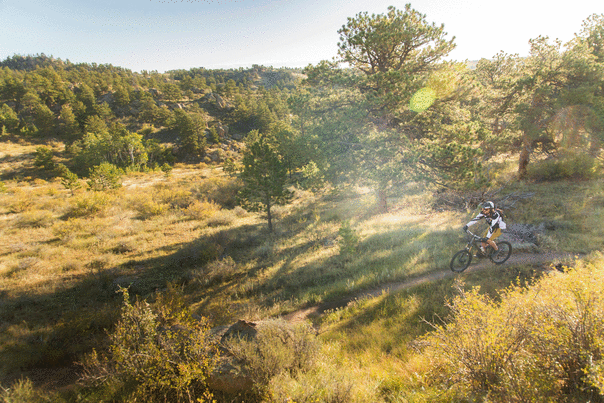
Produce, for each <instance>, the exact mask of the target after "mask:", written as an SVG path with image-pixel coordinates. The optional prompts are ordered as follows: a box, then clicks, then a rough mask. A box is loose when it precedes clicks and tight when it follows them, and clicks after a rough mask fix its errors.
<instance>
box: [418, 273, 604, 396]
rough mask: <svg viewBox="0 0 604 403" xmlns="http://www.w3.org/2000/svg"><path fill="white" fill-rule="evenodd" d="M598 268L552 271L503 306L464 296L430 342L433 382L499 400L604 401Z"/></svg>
mask: <svg viewBox="0 0 604 403" xmlns="http://www.w3.org/2000/svg"><path fill="white" fill-rule="evenodd" d="M601 264H602V262H599V265H598V266H596V265H592V264H589V265H582V266H579V267H578V268H576V269H572V270H570V269H569V270H567V272H566V273H559V272H553V273H552V274H549V275H547V276H546V277H544V278H543V279H542V280H540V281H538V282H537V283H535V284H534V285H533V286H530V287H528V288H522V287H520V286H512V287H510V288H509V289H507V290H505V291H504V292H502V294H501V301H500V302H496V301H494V300H492V299H489V298H488V297H487V296H485V295H482V294H480V293H479V292H478V289H473V290H471V291H461V292H460V295H459V296H458V297H456V298H455V299H454V300H453V302H452V303H451V304H450V308H451V311H452V318H451V321H450V322H449V323H445V324H440V325H435V329H434V331H433V332H432V333H430V334H429V335H427V336H426V337H425V339H424V341H425V342H426V343H427V345H428V346H429V347H430V348H429V349H428V354H432V355H433V359H432V362H433V365H434V367H433V371H432V373H431V375H429V377H428V378H430V379H433V380H439V381H440V382H442V384H443V388H446V389H448V388H449V387H450V386H451V385H452V384H453V385H456V388H453V389H452V390H453V391H454V392H453V393H458V394H460V395H464V396H475V397H476V400H481V399H482V398H486V397H487V396H488V397H490V398H492V399H494V400H495V401H563V400H564V399H571V400H573V401H587V400H590V399H591V401H596V400H594V399H596V396H598V397H597V401H602V400H603V398H604V390H603V389H602V384H603V383H602V379H604V366H603V364H604V282H603V281H602V280H603V277H604V275H603V274H604V273H603V271H602V269H601V268H600V267H601Z"/></svg>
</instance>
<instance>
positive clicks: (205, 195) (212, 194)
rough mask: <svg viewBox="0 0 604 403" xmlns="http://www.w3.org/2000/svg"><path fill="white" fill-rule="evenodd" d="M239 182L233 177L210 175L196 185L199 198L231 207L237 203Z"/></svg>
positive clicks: (224, 206)
mask: <svg viewBox="0 0 604 403" xmlns="http://www.w3.org/2000/svg"><path fill="white" fill-rule="evenodd" d="M239 187H240V184H239V183H238V182H237V180H235V179H233V178H224V177H212V178H208V179H206V180H204V181H203V182H201V184H200V185H199V186H198V187H197V193H198V195H199V198H201V199H207V200H209V201H213V202H215V203H218V204H220V205H221V206H222V207H223V208H233V207H235V205H236V204H237V192H238V191H239Z"/></svg>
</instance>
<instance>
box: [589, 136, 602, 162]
mask: <svg viewBox="0 0 604 403" xmlns="http://www.w3.org/2000/svg"><path fill="white" fill-rule="evenodd" d="M600 135H601V133H599V132H594V133H591V136H590V144H589V154H590V155H591V156H592V157H597V156H598V154H599V153H600V148H601V143H600Z"/></svg>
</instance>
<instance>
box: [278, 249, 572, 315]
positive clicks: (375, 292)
mask: <svg viewBox="0 0 604 403" xmlns="http://www.w3.org/2000/svg"><path fill="white" fill-rule="evenodd" d="M576 256H577V255H574V254H571V253H559V252H551V251H550V252H548V251H546V252H541V253H523V252H520V253H513V254H512V256H510V258H509V259H508V260H507V261H506V262H505V263H504V264H502V265H501V266H497V265H495V264H493V263H491V261H489V260H488V259H480V260H478V261H476V260H473V262H472V264H471V265H470V267H468V268H467V269H466V270H465V271H464V272H463V273H454V272H452V271H451V270H450V269H449V268H444V269H442V270H440V271H437V272H433V273H429V274H426V275H424V276H420V277H416V278H411V279H408V280H404V281H396V282H391V283H386V284H382V285H381V286H379V287H375V288H372V289H369V290H363V291H360V292H357V293H355V294H353V295H349V296H347V297H345V298H342V299H339V300H336V301H327V302H324V303H322V304H319V305H314V306H311V307H307V308H303V309H300V310H298V311H295V312H291V313H289V314H287V315H284V316H283V319H285V320H287V321H289V322H299V321H303V320H306V319H310V318H312V317H316V316H319V315H321V314H323V313H324V312H325V311H328V310H333V309H338V308H343V307H345V306H347V305H348V304H350V303H351V302H353V301H355V300H357V299H360V298H364V297H377V296H379V295H381V294H382V293H384V292H389V293H396V292H398V291H401V290H404V289H407V288H412V287H415V286H418V285H420V284H424V283H428V282H434V281H437V280H442V279H444V278H447V277H455V276H459V275H463V274H464V273H471V272H476V271H482V270H487V269H490V270H497V269H499V268H501V267H506V266H511V265H518V264H523V265H530V266H540V267H541V268H543V269H545V270H547V269H550V267H551V264H552V263H554V262H556V263H558V262H569V261H573V260H574V259H575V257H576Z"/></svg>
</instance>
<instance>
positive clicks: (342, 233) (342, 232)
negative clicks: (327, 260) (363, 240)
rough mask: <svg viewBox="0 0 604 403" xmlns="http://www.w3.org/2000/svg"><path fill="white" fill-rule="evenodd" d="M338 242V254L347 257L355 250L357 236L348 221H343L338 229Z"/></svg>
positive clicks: (357, 241)
mask: <svg viewBox="0 0 604 403" xmlns="http://www.w3.org/2000/svg"><path fill="white" fill-rule="evenodd" d="M338 235H339V238H338V244H339V246H340V256H342V257H345V258H349V257H351V256H352V255H353V254H354V253H355V252H356V250H357V246H358V244H359V236H358V235H357V234H356V232H355V231H354V230H353V229H352V227H351V226H350V222H349V221H344V222H343V223H342V226H341V227H340V229H339V230H338Z"/></svg>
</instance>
